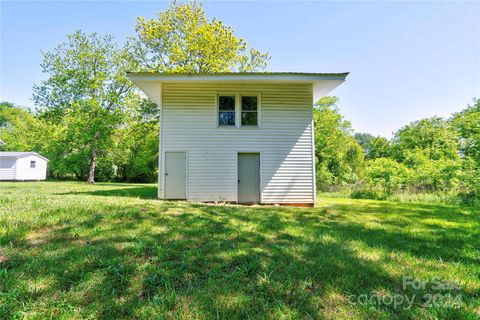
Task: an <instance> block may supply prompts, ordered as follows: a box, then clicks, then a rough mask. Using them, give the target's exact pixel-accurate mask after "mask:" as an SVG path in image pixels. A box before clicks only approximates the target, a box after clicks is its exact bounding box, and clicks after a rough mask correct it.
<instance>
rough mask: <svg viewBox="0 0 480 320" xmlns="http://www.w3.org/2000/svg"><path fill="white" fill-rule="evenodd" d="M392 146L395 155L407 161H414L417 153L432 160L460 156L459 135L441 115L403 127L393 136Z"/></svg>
mask: <svg viewBox="0 0 480 320" xmlns="http://www.w3.org/2000/svg"><path fill="white" fill-rule="evenodd" d="M392 148H393V156H394V157H395V158H396V159H397V160H398V161H400V162H406V163H409V161H412V160H413V161H414V160H415V159H414V158H412V155H413V156H414V155H415V154H416V155H418V154H422V155H424V156H425V157H427V158H428V159H431V160H439V159H451V160H456V159H458V158H459V156H458V143H457V135H456V134H455V131H453V130H452V128H451V126H450V124H449V123H448V122H447V121H445V120H443V119H442V118H439V117H433V118H428V119H422V120H419V121H415V122H412V123H411V124H409V125H407V126H405V127H403V128H401V129H400V130H398V131H397V132H396V133H395V135H394V137H393V140H392ZM411 165H413V164H411Z"/></svg>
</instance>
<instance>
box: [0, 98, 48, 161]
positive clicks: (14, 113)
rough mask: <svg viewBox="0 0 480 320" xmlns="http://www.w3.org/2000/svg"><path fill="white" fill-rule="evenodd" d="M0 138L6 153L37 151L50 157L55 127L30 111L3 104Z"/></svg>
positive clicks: (1, 106) (0, 111)
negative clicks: (50, 143)
mask: <svg viewBox="0 0 480 320" xmlns="http://www.w3.org/2000/svg"><path fill="white" fill-rule="evenodd" d="M0 137H1V138H2V140H3V141H4V142H5V146H4V147H3V148H4V149H5V150H6V151H35V152H38V153H42V154H44V155H45V156H49V155H50V152H49V142H50V141H51V140H52V139H54V137H55V127H54V126H53V125H48V124H47V123H45V122H44V121H42V120H41V119H38V118H37V117H36V116H35V114H33V113H32V112H31V111H30V110H29V109H26V108H22V107H19V106H16V105H14V104H13V103H10V102H1V103H0Z"/></svg>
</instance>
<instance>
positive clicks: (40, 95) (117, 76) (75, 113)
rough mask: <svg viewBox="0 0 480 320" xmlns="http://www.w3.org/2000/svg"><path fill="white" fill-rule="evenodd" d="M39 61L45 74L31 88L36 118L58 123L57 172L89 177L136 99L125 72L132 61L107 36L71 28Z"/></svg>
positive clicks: (91, 176)
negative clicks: (72, 31) (63, 39)
mask: <svg viewBox="0 0 480 320" xmlns="http://www.w3.org/2000/svg"><path fill="white" fill-rule="evenodd" d="M41 66H42V69H43V72H44V73H45V74H46V75H47V79H46V80H44V81H42V82H41V83H40V84H39V85H35V86H34V87H33V91H34V94H33V100H34V102H35V103H36V105H37V106H38V107H39V110H40V111H41V114H42V118H44V119H46V120H48V121H50V122H52V123H55V124H58V125H60V126H62V131H61V136H60V137H59V139H58V148H59V149H58V151H59V153H60V152H61V155H60V154H59V153H57V155H59V157H58V161H59V165H58V169H59V172H60V174H62V175H65V174H68V173H74V174H75V175H76V176H77V177H78V178H84V177H85V174H86V171H87V168H88V176H89V178H88V180H89V182H93V181H94V172H95V167H96V164H97V161H98V158H102V156H103V155H105V154H106V150H107V149H108V148H109V147H110V146H111V145H112V141H113V135H114V131H115V128H116V127H117V126H118V125H120V124H121V123H122V122H123V120H124V117H125V115H126V114H127V113H128V111H129V109H130V108H131V106H132V105H134V104H135V103H136V102H137V100H138V98H137V96H136V95H135V94H134V92H133V90H132V88H133V85H132V83H131V82H130V80H128V78H127V77H126V72H127V71H128V70H129V69H131V68H132V67H133V63H132V61H131V59H130V58H129V56H128V54H127V52H126V50H125V49H120V48H118V46H117V45H116V43H115V42H114V41H113V38H112V37H111V36H109V35H106V36H99V35H97V34H96V33H94V34H90V35H87V34H85V33H83V32H81V31H76V32H74V33H73V34H71V35H68V37H67V41H66V42H64V43H62V44H60V45H58V46H57V47H56V48H55V49H54V50H53V51H51V52H47V53H45V54H44V56H43V62H42V65H41Z"/></svg>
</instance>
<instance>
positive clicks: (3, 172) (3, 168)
mask: <svg viewBox="0 0 480 320" xmlns="http://www.w3.org/2000/svg"><path fill="white" fill-rule="evenodd" d="M16 160H17V159H16V158H7V157H1V158H0V180H15V163H16Z"/></svg>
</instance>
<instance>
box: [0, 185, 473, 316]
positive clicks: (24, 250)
mask: <svg viewBox="0 0 480 320" xmlns="http://www.w3.org/2000/svg"><path fill="white" fill-rule="evenodd" d="M0 193H1V195H2V196H1V197H0V306H1V308H0V318H1V319H10V318H34V319H44V318H56V319H59V318H61V319H69V318H75V319H78V318H82V319H86V318H90V319H91V318H104V319H119V318H122V319H125V318H131V319H159V318H160V319H163V318H176V319H177V318H178V319H265V318H271V319H273V318H275V319H322V318H324V319H455V320H457V319H476V318H478V315H479V314H480V296H479V292H480V280H479V275H480V257H479V255H478V248H479V247H480V238H479V237H478V230H480V217H479V215H478V212H477V211H476V210H475V209H473V208H470V207H467V206H458V205H440V204H421V203H401V202H389V201H372V200H352V199H340V198H319V199H318V204H317V207H315V208H291V207H272V206H251V207H243V206H235V205H205V204H199V203H186V202H167V201H158V200H155V199H154V198H155V196H156V187H155V186H154V185H142V184H137V185H135V184H105V183H97V184H95V185H89V184H86V183H80V182H39V183H2V184H0ZM404 276H407V277H413V278H415V279H419V280H422V281H432V279H442V280H445V281H455V282H459V288H457V289H454V290H448V288H444V289H438V290H437V289H432V287H431V286H427V287H426V288H424V289H418V290H414V289H413V288H411V287H407V288H405V289H404V288H403V286H402V281H403V277H404ZM362 294H368V295H378V296H379V297H387V298H388V297H389V296H390V297H391V296H393V295H406V296H408V297H410V298H411V297H413V296H415V299H414V303H413V304H412V306H411V308H409V307H408V306H407V305H405V304H404V305H401V306H397V307H394V306H393V305H392V304H388V303H375V300H372V302H370V303H366V304H361V303H351V301H353V302H355V301H356V300H355V297H358V296H360V295H362ZM428 294H437V295H441V296H442V297H448V295H449V294H450V295H451V298H446V300H439V299H437V300H436V301H437V304H434V305H427V306H422V305H424V304H425V303H426V302H427V298H425V295H428ZM457 295H460V296H461V304H460V305H458V306H457V307H453V306H455V305H453V306H452V305H449V303H451V302H455V301H454V300H453V299H454V298H455V297H457ZM387 298H386V299H385V300H384V301H387V302H388V299H387ZM442 301H444V304H443V302H442Z"/></svg>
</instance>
